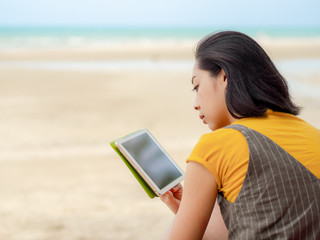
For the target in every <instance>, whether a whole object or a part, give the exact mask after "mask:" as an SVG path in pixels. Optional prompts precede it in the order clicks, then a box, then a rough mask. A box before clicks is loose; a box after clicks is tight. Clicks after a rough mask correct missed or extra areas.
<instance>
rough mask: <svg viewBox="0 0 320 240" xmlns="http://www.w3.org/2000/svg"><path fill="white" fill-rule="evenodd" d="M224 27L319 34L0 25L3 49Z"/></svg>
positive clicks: (167, 36) (184, 36) (185, 34)
mask: <svg viewBox="0 0 320 240" xmlns="http://www.w3.org/2000/svg"><path fill="white" fill-rule="evenodd" d="M221 30H235V31H241V32H244V33H246V34H248V35H250V36H252V37H254V38H257V37H319V38H320V27H291V28H290V27H289V28H288V27H286V28H281V27H273V28H271V27H230V28H228V27H198V28H196V27H190V28H186V27H182V28H177V27H154V28H151V27H90V28H89V27H73V28H72V27H0V49H12V48H26V47H37V48H46V47H57V46H58V47H63V46H66V47H70V46H71V47H83V46H85V47H94V46H103V45H106V44H113V43H117V42H119V41H136V42H137V41H138V42H139V41H147V40H148V41H164V40H166V41H175V40H179V41H182V40H191V41H197V40H199V39H201V38H202V37H203V36H205V35H208V34H210V33H212V32H217V31H221Z"/></svg>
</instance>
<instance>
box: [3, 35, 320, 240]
mask: <svg viewBox="0 0 320 240" xmlns="http://www.w3.org/2000/svg"><path fill="white" fill-rule="evenodd" d="M260 41H261V44H262V45H263V46H264V47H265V48H266V50H267V52H268V53H269V54H270V55H271V57H272V59H273V60H278V59H290V58H295V59H296V58H320V41H319V39H311V40H308V39H304V40H290V39H281V40H277V41H275V40H270V39H261V40H260ZM194 44H195V43H191V42H184V43H183V44H181V43H179V42H177V43H174V44H173V43H172V44H168V43H165V44H161V42H157V43H155V44H149V45H143V44H141V45H138V46H135V47H134V49H133V50H132V48H131V47H132V46H127V47H122V48H121V47H119V46H118V47H110V46H109V48H108V47H105V48H101V49H97V48H95V49H68V48H62V49H49V50H48V49H33V50H28V49H16V50H14V51H13V50H10V51H4V50H2V51H1V52H0V61H7V62H14V61H105V60H108V61H110V60H121V59H124V60H128V59H131V60H132V59H149V60H151V61H166V60H190V61H192V59H193V51H194ZM130 49H131V50H130ZM191 71H192V69H191V68H190V69H188V70H184V69H177V70H174V69H167V70H162V69H160V70H159V69H152V68H151V69H145V70H141V69H140V70H139V69H137V70H135V69H129V70H124V71H82V70H74V69H73V70H72V69H70V70H59V69H58V70H57V69H41V68H39V69H36V68H22V67H19V66H18V67H10V68H0V76H1V78H0V86H1V87H0V110H1V115H0V136H1V138H2V139H1V142H0V152H1V155H0V164H1V167H0V196H1V197H0V216H1V225H0V239H5V240H56V239H59V240H64V239H65V240H86V239H88V240H89V239H92V240H100V239H101V240H124V239H130V240H149V239H161V238H162V237H163V235H164V233H165V231H166V229H167V227H168V225H169V224H170V222H171V221H172V218H173V215H172V214H171V212H170V211H169V210H168V209H167V208H166V207H165V206H164V204H162V203H161V201H160V200H159V199H158V198H155V199H149V197H148V196H147V195H146V194H145V192H144V191H143V190H142V188H141V187H140V186H139V185H138V183H137V182H136V180H135V178H134V177H133V176H132V175H131V173H130V172H129V170H128V169H127V168H126V167H125V165H124V164H123V162H122V161H121V160H120V158H119V157H118V156H117V155H116V153H114V152H113V150H112V149H111V147H110V146H109V142H110V141H112V140H114V139H116V138H118V137H121V136H123V135H125V134H127V133H129V132H133V131H135V130H137V129H142V128H148V129H149V130H150V131H151V132H152V133H153V135H154V136H155V137H156V138H157V139H158V140H159V142H160V143H161V144H162V145H163V147H164V148H165V149H166V150H167V151H168V152H169V154H170V155H171V156H172V157H173V158H174V159H175V160H176V161H177V163H178V164H179V165H180V166H181V167H182V168H183V169H185V166H186V164H185V159H186V158H187V156H188V155H189V154H190V152H191V150H192V147H193V145H194V144H195V143H196V142H197V140H198V139H199V137H200V136H201V134H203V133H205V132H209V130H208V129H207V126H204V125H202V123H201V121H200V120H199V119H198V114H197V113H196V112H194V110H193V108H192V106H193V100H194V93H192V92H191V88H192V86H191ZM302 76H303V74H302V75H301V77H300V78H299V79H300V80H301V81H302V82H304V83H305V82H307V83H308V84H311V86H312V85H314V86H317V87H318V88H319V83H320V74H319V71H318V72H317V73H312V75H310V76H308V75H307V76H304V77H303V79H301V78H302ZM298 77H299V76H298ZM294 98H295V101H296V102H297V104H298V105H300V106H303V107H304V110H303V111H302V114H301V117H302V118H303V119H305V120H307V121H308V122H310V123H311V124H313V125H315V126H317V127H318V128H320V124H319V121H318V119H319V117H320V109H319V104H320V101H319V97H318V98H315V97H310V96H308V95H305V96H302V95H298V96H294Z"/></svg>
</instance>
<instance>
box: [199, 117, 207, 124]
mask: <svg viewBox="0 0 320 240" xmlns="http://www.w3.org/2000/svg"><path fill="white" fill-rule="evenodd" d="M199 118H200V119H201V120H202V121H203V123H204V124H207V122H206V119H205V116H204V115H200V116H199Z"/></svg>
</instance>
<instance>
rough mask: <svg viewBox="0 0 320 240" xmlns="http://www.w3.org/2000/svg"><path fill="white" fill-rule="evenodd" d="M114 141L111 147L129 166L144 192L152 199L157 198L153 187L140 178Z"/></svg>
mask: <svg viewBox="0 0 320 240" xmlns="http://www.w3.org/2000/svg"><path fill="white" fill-rule="evenodd" d="M115 141H117V140H114V141H112V142H110V145H111V147H112V148H113V149H114V150H115V151H116V153H118V155H119V156H120V157H121V159H122V160H123V161H124V163H125V164H126V165H127V167H128V168H129V170H130V171H131V172H132V174H133V176H134V177H135V178H136V179H137V180H138V182H139V183H140V185H141V186H142V188H143V189H144V191H145V192H146V193H147V194H148V196H149V197H150V198H154V197H157V195H156V194H155V193H154V191H153V190H152V189H151V187H150V186H149V185H148V184H147V183H146V181H145V180H144V179H143V178H142V177H141V176H140V174H139V173H138V172H137V171H136V170H135V169H134V168H133V166H132V165H131V164H130V162H129V161H128V160H127V159H126V158H125V156H123V154H122V153H121V152H120V151H119V150H118V148H117V147H116V145H115Z"/></svg>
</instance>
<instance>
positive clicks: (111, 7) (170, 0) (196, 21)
mask: <svg viewBox="0 0 320 240" xmlns="http://www.w3.org/2000/svg"><path fill="white" fill-rule="evenodd" d="M319 11H320V1H319V0H268V1H258V0H241V1H240V0H220V1H217V0H194V1H190V0H176V1H175V0H161V1H152V0H112V1H110V0H0V26H178V27H182V26H186V27H190V26H196V27H198V26H204V27H208V26H209V27H210V26H284V27H288V26H300V27H303V26H312V27H315V26H319V27H320V13H319Z"/></svg>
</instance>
